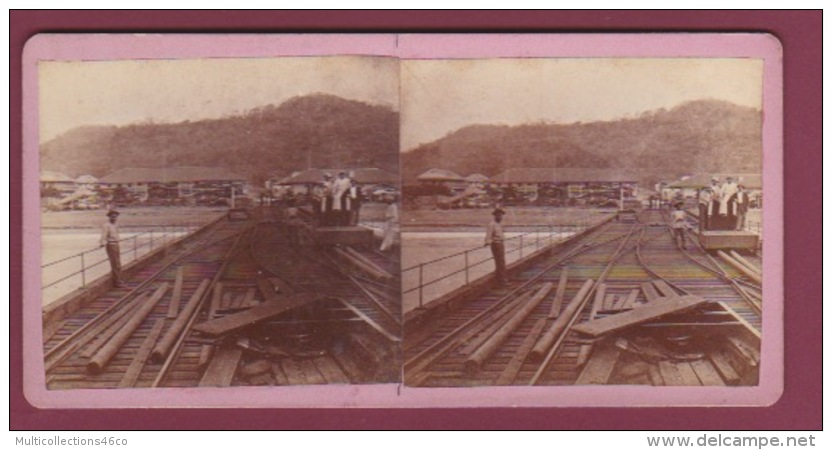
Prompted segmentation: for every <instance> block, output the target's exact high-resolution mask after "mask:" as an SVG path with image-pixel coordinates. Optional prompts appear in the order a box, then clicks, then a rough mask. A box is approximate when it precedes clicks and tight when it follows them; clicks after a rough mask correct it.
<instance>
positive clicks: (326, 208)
mask: <svg viewBox="0 0 832 450" xmlns="http://www.w3.org/2000/svg"><path fill="white" fill-rule="evenodd" d="M322 187H323V189H322V192H323V194H322V200H321V225H322V226H325V227H328V226H332V225H333V223H332V175H330V174H329V173H328V172H327V173H325V174H324V182H323V183H322Z"/></svg>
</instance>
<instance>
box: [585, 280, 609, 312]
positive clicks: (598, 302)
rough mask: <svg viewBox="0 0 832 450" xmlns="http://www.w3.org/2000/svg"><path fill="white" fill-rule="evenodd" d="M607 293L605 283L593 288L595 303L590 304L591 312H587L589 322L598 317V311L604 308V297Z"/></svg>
mask: <svg viewBox="0 0 832 450" xmlns="http://www.w3.org/2000/svg"><path fill="white" fill-rule="evenodd" d="M606 293H607V285H606V283H598V284H597V285H596V286H595V301H594V302H592V310H590V311H589V320H592V319H594V318H595V316H597V315H598V311H600V310H601V309H602V307H603V306H604V297H605V296H606Z"/></svg>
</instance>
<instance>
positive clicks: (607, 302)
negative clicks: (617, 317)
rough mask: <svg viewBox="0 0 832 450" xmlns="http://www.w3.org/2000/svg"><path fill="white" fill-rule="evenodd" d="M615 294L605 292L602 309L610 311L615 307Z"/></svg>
mask: <svg viewBox="0 0 832 450" xmlns="http://www.w3.org/2000/svg"><path fill="white" fill-rule="evenodd" d="M615 299H616V296H615V295H614V294H607V295H605V296H604V307H603V308H602V310H604V311H610V310H612V309H613V308H614V307H615Z"/></svg>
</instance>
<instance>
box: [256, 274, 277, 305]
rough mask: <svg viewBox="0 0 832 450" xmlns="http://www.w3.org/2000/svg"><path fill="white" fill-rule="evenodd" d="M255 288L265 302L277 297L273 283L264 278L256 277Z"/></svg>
mask: <svg viewBox="0 0 832 450" xmlns="http://www.w3.org/2000/svg"><path fill="white" fill-rule="evenodd" d="M257 289H258V290H259V291H260V295H262V296H263V300H264V301H266V302H271V301H274V300H277V299H278V298H279V297H278V293H277V290H276V289H275V285H274V284H272V283H271V282H270V281H269V280H267V279H265V278H258V279H257Z"/></svg>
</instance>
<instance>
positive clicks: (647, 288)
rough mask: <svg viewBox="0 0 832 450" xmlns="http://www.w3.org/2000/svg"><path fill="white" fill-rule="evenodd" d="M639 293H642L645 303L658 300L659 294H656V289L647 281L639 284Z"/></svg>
mask: <svg viewBox="0 0 832 450" xmlns="http://www.w3.org/2000/svg"><path fill="white" fill-rule="evenodd" d="M641 292H644V298H646V299H647V303H652V302H654V301H656V300H657V299H658V298H659V293H658V292H656V288H654V287H653V284H652V283H650V282H649V281H645V282H644V283H641Z"/></svg>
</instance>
